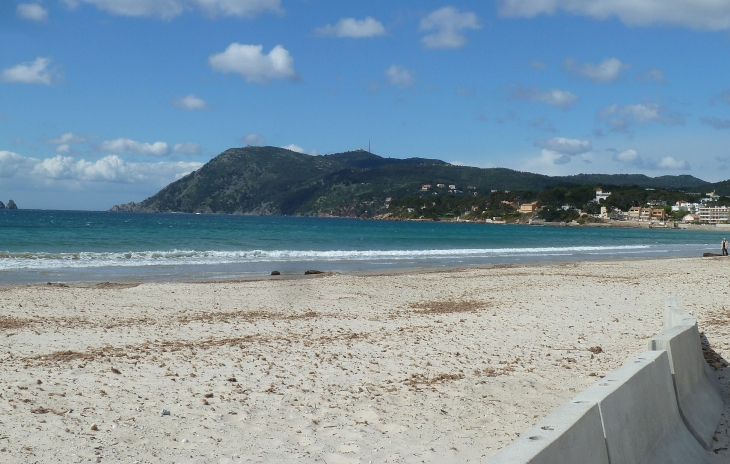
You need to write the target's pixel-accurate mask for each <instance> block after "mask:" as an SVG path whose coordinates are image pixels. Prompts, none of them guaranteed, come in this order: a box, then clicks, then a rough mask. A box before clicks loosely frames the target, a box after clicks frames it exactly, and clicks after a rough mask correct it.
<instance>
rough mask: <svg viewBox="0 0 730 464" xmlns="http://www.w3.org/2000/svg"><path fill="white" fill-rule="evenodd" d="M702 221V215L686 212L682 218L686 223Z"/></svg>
mask: <svg viewBox="0 0 730 464" xmlns="http://www.w3.org/2000/svg"><path fill="white" fill-rule="evenodd" d="M699 221H700V215H699V214H685V215H684V217H683V218H682V222H683V223H685V224H692V223H695V222H699Z"/></svg>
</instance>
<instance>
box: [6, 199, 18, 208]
mask: <svg viewBox="0 0 730 464" xmlns="http://www.w3.org/2000/svg"><path fill="white" fill-rule="evenodd" d="M6 208H8V209H18V205H16V204H15V202H14V201H13V200H10V201H9V202H8V206H6Z"/></svg>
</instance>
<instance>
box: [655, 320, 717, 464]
mask: <svg viewBox="0 0 730 464" xmlns="http://www.w3.org/2000/svg"><path fill="white" fill-rule="evenodd" d="M649 349H650V350H656V351H660V350H665V351H666V352H667V354H668V356H669V366H670V368H671V372H672V379H673V381H674V391H675V393H676V395H677V404H678V405H679V413H680V415H681V417H682V420H683V421H684V423H685V425H686V426H687V428H688V429H689V431H690V432H692V435H694V437H695V438H696V439H697V441H698V442H700V444H701V445H702V446H704V447H705V448H707V449H709V448H711V447H712V444H713V441H712V436H713V435H714V433H715V429H716V428H717V424H718V423H719V422H720V416H721V415H722V411H723V408H724V406H725V403H724V401H723V397H722V391H721V390H720V385H719V383H718V381H717V377H716V376H715V374H714V372H712V370H711V368H710V367H709V366H708V365H707V363H706V362H705V359H704V356H703V355H702V344H701V342H700V333H699V330H698V329H697V325H696V324H693V325H678V326H676V327H674V328H671V329H669V330H665V331H664V332H662V333H660V334H659V335H656V336H655V337H654V338H652V339H651V340H650V341H649Z"/></svg>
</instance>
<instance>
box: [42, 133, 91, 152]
mask: <svg viewBox="0 0 730 464" xmlns="http://www.w3.org/2000/svg"><path fill="white" fill-rule="evenodd" d="M46 143H47V144H49V145H58V146H57V147H56V148H55V152H56V153H58V154H60V155H67V154H69V153H71V145H74V144H78V143H86V137H84V136H82V135H78V134H74V133H73V132H66V133H65V134H62V135H59V136H58V137H55V138H52V139H48V140H46Z"/></svg>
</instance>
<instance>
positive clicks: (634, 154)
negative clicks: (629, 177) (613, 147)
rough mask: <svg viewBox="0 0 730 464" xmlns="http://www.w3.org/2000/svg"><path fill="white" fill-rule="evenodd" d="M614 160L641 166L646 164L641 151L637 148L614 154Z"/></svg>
mask: <svg viewBox="0 0 730 464" xmlns="http://www.w3.org/2000/svg"><path fill="white" fill-rule="evenodd" d="M613 160H614V161H618V162H619V163H622V164H626V165H629V166H641V165H643V164H644V162H643V160H642V159H641V156H640V155H639V152H638V151H636V150H624V151H622V152H619V153H615V154H614V155H613Z"/></svg>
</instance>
